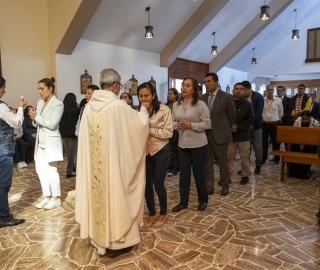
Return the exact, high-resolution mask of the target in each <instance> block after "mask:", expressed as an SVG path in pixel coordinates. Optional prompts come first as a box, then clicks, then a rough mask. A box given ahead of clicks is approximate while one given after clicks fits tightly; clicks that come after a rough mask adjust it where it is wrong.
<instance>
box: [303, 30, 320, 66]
mask: <svg viewBox="0 0 320 270" xmlns="http://www.w3.org/2000/svg"><path fill="white" fill-rule="evenodd" d="M305 62H306V63H308V62H320V28H313V29H308V37H307V59H306V60H305Z"/></svg>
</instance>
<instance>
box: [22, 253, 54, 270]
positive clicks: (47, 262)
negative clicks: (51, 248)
mask: <svg viewBox="0 0 320 270" xmlns="http://www.w3.org/2000/svg"><path fill="white" fill-rule="evenodd" d="M59 259H60V257H59V256H58V255H56V254H51V255H49V256H48V257H45V258H43V259H41V260H38V261H37V262H36V263H35V264H33V265H30V266H29V267H27V268H26V270H34V269H46V268H48V267H49V266H54V264H55V262H57V261H59Z"/></svg>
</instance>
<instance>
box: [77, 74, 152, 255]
mask: <svg viewBox="0 0 320 270" xmlns="http://www.w3.org/2000/svg"><path fill="white" fill-rule="evenodd" d="M120 81H121V77H120V75H119V74H118V72H117V71H115V70H114V69H104V70H102V71H101V74H100V85H101V89H102V90H101V91H94V93H93V96H92V98H91V99H90V101H89V102H88V104H87V106H86V108H85V110H84V112H83V115H82V119H81V124H80V132H79V137H78V138H79V142H78V157H77V178H76V198H75V219H76V221H77V222H79V223H80V237H81V238H83V239H86V238H88V237H89V238H90V241H91V244H92V245H93V246H95V247H96V248H97V249H98V253H99V254H100V255H104V254H105V253H107V255H108V256H109V257H110V258H115V257H117V256H119V255H121V254H124V253H126V252H129V251H130V250H131V249H132V247H133V246H134V245H136V244H138V243H139V242H140V234H139V224H140V223H141V222H142V217H143V211H144V187H145V158H146V149H145V147H146V142H147V138H148V134H149V115H148V111H147V109H148V107H149V106H150V105H149V104H142V105H143V106H142V109H141V110H140V112H138V111H136V110H133V109H132V108H131V107H130V106H128V105H127V103H126V102H125V101H123V100H118V99H117V96H118V94H119V92H120V89H121V88H122V84H121V82H120Z"/></svg>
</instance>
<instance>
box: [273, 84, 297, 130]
mask: <svg viewBox="0 0 320 270" xmlns="http://www.w3.org/2000/svg"><path fill="white" fill-rule="evenodd" d="M277 97H278V98H281V99H282V107H283V116H282V118H281V122H280V126H292V116H291V113H292V110H293V103H292V99H291V98H289V97H287V96H285V87H284V86H282V85H279V86H278V87H277Z"/></svg>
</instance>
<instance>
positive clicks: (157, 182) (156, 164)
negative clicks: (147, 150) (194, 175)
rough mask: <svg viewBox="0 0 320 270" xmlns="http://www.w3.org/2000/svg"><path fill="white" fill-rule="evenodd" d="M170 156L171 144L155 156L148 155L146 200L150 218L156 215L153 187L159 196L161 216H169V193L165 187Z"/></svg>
mask: <svg viewBox="0 0 320 270" xmlns="http://www.w3.org/2000/svg"><path fill="white" fill-rule="evenodd" d="M170 155H171V153H170V145H169V144H166V145H165V146H164V147H163V148H162V149H161V150H160V151H158V152H157V153H156V154H155V155H153V156H151V155H147V158H146V189H145V198H146V203H147V207H148V210H149V216H155V215H156V208H155V202H154V191H153V187H154V189H155V191H156V193H157V195H158V199H159V205H160V215H166V214H167V191H166V188H165V186H164V180H165V178H166V174H167V170H168V166H169V164H170Z"/></svg>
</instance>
